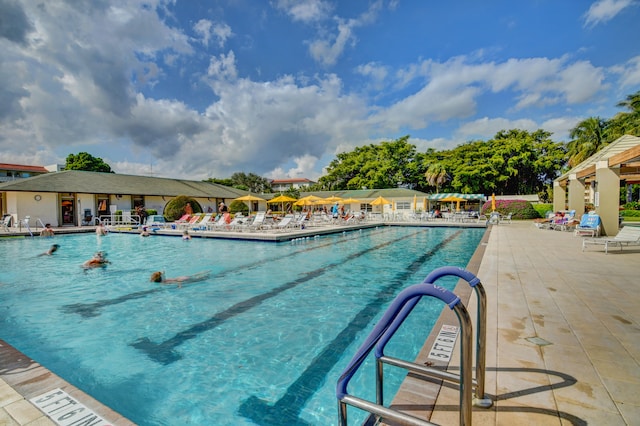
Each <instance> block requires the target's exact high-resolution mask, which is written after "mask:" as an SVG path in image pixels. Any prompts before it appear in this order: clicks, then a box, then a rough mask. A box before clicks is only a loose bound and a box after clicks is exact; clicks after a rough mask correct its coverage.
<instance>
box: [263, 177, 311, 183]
mask: <svg viewBox="0 0 640 426" xmlns="http://www.w3.org/2000/svg"><path fill="white" fill-rule="evenodd" d="M271 183H272V184H273V183H314V182H313V181H312V180H309V179H307V178H293V179H271Z"/></svg>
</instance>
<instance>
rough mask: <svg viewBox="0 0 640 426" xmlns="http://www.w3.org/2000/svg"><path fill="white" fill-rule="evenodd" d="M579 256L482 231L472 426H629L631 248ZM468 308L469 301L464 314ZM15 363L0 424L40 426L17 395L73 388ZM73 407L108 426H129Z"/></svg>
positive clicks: (635, 299) (445, 414)
mask: <svg viewBox="0 0 640 426" xmlns="http://www.w3.org/2000/svg"><path fill="white" fill-rule="evenodd" d="M581 250H582V245H581V238H580V237H575V236H573V234H571V233H569V232H562V231H550V230H540V229H537V228H535V227H534V226H533V225H532V223H531V222H514V223H512V224H505V225H500V226H493V228H492V229H491V233H490V235H489V238H488V241H487V244H486V247H485V252H484V256H483V258H482V259H481V261H480V265H479V267H478V272H477V275H478V277H479V278H480V279H481V280H482V283H483V285H484V287H485V289H486V292H487V296H488V309H487V319H488V325H487V328H488V332H487V380H486V396H488V397H490V398H492V399H493V401H494V405H493V407H492V408H489V409H481V408H474V410H473V424H474V425H521V424H535V425H587V424H589V425H614V426H615V425H638V424H640V421H639V420H638V419H640V392H639V391H640V365H639V364H640V338H639V337H640V292H639V289H638V287H639V286H640V247H638V246H636V247H632V248H625V249H624V250H623V251H622V252H620V251H619V250H618V249H614V250H612V251H611V252H610V253H609V254H607V255H605V253H604V250H603V248H602V247H601V246H590V247H589V248H588V249H587V251H585V252H582V251H581ZM467 287H468V286H467ZM474 305H475V299H474V296H472V299H471V303H469V306H470V309H469V310H470V311H471V314H472V317H473V318H475V309H474ZM0 343H3V342H0ZM0 346H2V345H0ZM0 349H2V348H0ZM7 350H8V352H11V351H12V348H9V349H7V348H4V349H3V350H0V352H6V351H7ZM457 354H458V350H457V349H456V350H455V351H454V355H455V356H454V359H453V361H452V362H451V364H450V365H451V366H453V367H452V368H451V370H452V371H456V370H457V368H456V366H459V360H458V359H457ZM14 355H15V354H14ZM22 362H23V365H22V366H21V367H16V366H15V365H11V364H9V361H8V359H7V358H4V357H0V424H1V425H12V426H13V425H34V426H35V425H51V424H53V423H52V422H50V421H49V420H47V419H46V418H45V417H44V416H43V415H42V413H40V412H39V411H38V410H37V409H36V408H35V407H33V406H32V405H31V404H30V403H29V402H27V400H25V396H26V397H27V399H28V398H29V397H30V396H33V395H38V394H41V393H43V392H44V391H46V390H48V389H51V388H55V387H62V388H63V389H67V390H68V391H69V393H73V394H74V395H80V394H81V392H79V391H77V390H74V388H73V387H64V384H63V383H60V382H59V381H58V380H59V379H57V378H56V377H55V376H54V375H52V374H51V373H47V372H46V371H42V370H40V369H41V368H42V367H39V366H38V365H37V364H35V363H32V362H30V361H29V360H28V358H26V357H23V359H22ZM27 370H31V371H33V372H34V373H33V374H34V375H32V376H29V375H27V374H26V371H27ZM40 380H41V381H40ZM66 386H69V385H66ZM418 393H422V395H418V397H416V399H415V400H412V402H405V403H404V404H403V405H404V406H405V408H406V409H407V411H416V410H417V411H419V410H424V409H425V402H424V393H425V392H424V389H422V390H420V389H418V392H416V394H418ZM436 393H437V392H436ZM87 398H88V397H87ZM420 398H421V399H420ZM78 399H80V400H81V401H82V402H83V403H85V405H88V406H89V407H91V408H93V409H94V410H95V411H96V412H97V413H99V414H100V415H101V416H103V417H104V418H106V419H109V420H111V422H113V424H119V425H125V424H129V422H128V421H127V420H126V419H123V418H121V417H119V416H118V415H117V413H113V412H110V411H109V410H108V409H106V408H100V407H99V405H96V404H97V402H95V401H92V400H91V399H90V398H89V400H88V402H87V400H86V399H82V398H80V397H79V396H78ZM458 400H459V399H458V393H457V390H456V389H455V388H454V387H451V386H444V387H442V389H441V390H440V391H439V394H438V396H437V401H436V403H435V406H433V405H431V406H430V407H428V408H429V409H428V411H431V409H433V410H434V411H433V414H432V417H431V421H433V422H435V423H438V424H443V425H451V424H458V420H459V413H458ZM336 423H337V420H336Z"/></svg>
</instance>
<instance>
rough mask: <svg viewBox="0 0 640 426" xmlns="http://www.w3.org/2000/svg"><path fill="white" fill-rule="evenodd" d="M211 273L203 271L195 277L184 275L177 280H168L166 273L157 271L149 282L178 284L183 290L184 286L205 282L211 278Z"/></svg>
mask: <svg viewBox="0 0 640 426" xmlns="http://www.w3.org/2000/svg"><path fill="white" fill-rule="evenodd" d="M210 273H211V272H210V271H202V272H198V273H197V274H193V275H184V276H181V277H176V278H166V277H165V276H164V272H160V271H156V272H154V273H152V274H151V278H150V279H149V281H151V282H154V283H161V284H178V288H182V284H188V283H195V282H198V281H204V280H206V279H208V278H209V275H210Z"/></svg>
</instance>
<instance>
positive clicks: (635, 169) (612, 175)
mask: <svg viewBox="0 0 640 426" xmlns="http://www.w3.org/2000/svg"><path fill="white" fill-rule="evenodd" d="M637 183H640V138H639V137H637V136H631V135H624V136H621V137H620V138H618V139H616V140H615V141H613V142H611V143H610V144H609V145H607V146H606V147H604V148H603V149H601V150H600V151H598V152H597V153H595V154H594V155H592V156H591V157H589V158H587V159H586V160H584V161H583V162H582V163H580V164H578V165H577V166H575V167H574V168H572V169H571V170H569V171H568V172H567V173H565V174H563V175H562V176H560V177H559V178H557V179H556V180H555V181H554V182H553V209H554V210H555V211H558V210H567V209H568V210H575V211H576V212H577V215H581V214H582V213H583V212H584V211H585V207H586V206H587V205H593V208H594V210H595V212H596V213H597V214H598V215H599V216H600V219H601V221H602V234H603V235H609V236H614V235H616V234H617V233H618V227H619V223H618V215H619V210H620V186H621V185H632V184H637Z"/></svg>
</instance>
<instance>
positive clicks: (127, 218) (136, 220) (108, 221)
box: [98, 212, 142, 228]
mask: <svg viewBox="0 0 640 426" xmlns="http://www.w3.org/2000/svg"><path fill="white" fill-rule="evenodd" d="M98 220H99V223H103V224H104V225H105V226H108V227H112V228H113V227H119V226H127V227H131V228H136V227H139V226H140V225H141V224H142V222H141V218H140V216H139V215H137V214H131V212H122V214H115V213H114V214H105V215H101V216H100V217H99V218H98Z"/></svg>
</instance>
